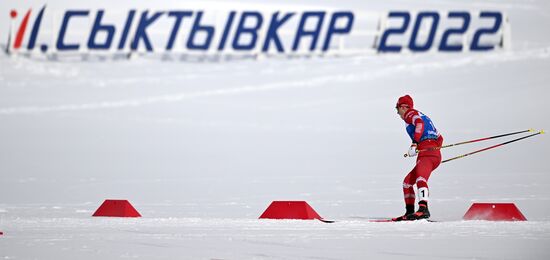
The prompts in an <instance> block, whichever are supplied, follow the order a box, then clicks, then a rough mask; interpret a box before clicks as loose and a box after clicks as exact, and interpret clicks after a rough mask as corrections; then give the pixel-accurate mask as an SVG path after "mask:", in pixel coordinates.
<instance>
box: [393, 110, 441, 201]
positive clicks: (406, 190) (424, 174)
mask: <svg viewBox="0 0 550 260" xmlns="http://www.w3.org/2000/svg"><path fill="white" fill-rule="evenodd" d="M404 117H405V119H404V120H405V123H406V124H407V133H408V134H409V136H410V137H411V139H412V142H413V143H414V144H417V149H418V150H419V151H420V152H419V154H418V157H417V158H416V166H415V167H414V168H413V169H412V170H411V171H410V172H409V174H407V176H405V179H404V180H403V194H404V197H405V204H407V205H414V202H415V199H416V196H415V193H414V188H413V186H414V185H415V184H416V186H417V189H418V193H419V194H418V197H419V200H424V201H428V198H429V189H428V180H429V178H430V175H431V174H432V171H434V170H435V169H436V168H437V167H438V166H439V164H440V163H441V151H440V150H439V149H433V150H428V151H422V150H424V149H430V148H435V147H441V146H442V145H443V137H442V136H441V135H440V134H439V132H438V131H437V129H436V128H435V126H434V124H433V122H432V121H431V119H430V118H429V117H427V116H426V115H424V114H422V113H421V112H419V111H417V110H415V109H412V108H411V109H409V110H408V111H407V112H406V113H405V116H404Z"/></svg>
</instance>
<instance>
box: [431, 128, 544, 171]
mask: <svg viewBox="0 0 550 260" xmlns="http://www.w3.org/2000/svg"><path fill="white" fill-rule="evenodd" d="M540 134H544V130H540V131H539V132H537V133H534V134H530V135H527V136H524V137H520V138H517V139H514V140H510V141H508V142H504V143H500V144H495V145H493V146H489V147H487V148H483V149H480V150H477V151H473V152H471V153H467V154H463V155H459V156H456V157H453V158H450V159H446V160H443V161H442V162H441V163H446V162H450V161H452V160H456V159H460V158H464V157H466V156H470V155H472V154H476V153H479V152H483V151H487V150H490V149H493V148H497V147H500V146H503V145H507V144H509V143H513V142H517V141H520V140H523V139H525V138H529V137H533V136H535V135H540Z"/></svg>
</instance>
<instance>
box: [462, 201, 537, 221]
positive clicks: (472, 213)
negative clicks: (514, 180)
mask: <svg viewBox="0 0 550 260" xmlns="http://www.w3.org/2000/svg"><path fill="white" fill-rule="evenodd" d="M462 219H464V220H489V221H526V220H527V219H526V218H525V216H523V214H521V211H520V210H519V209H518V207H516V205H515V204H514V203H474V204H472V206H471V207H470V209H468V211H467V212H466V214H464V217H462Z"/></svg>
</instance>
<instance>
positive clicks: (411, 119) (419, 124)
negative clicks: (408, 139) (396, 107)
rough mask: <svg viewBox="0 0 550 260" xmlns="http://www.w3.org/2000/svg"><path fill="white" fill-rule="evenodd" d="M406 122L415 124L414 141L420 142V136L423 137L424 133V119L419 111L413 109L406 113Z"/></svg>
mask: <svg viewBox="0 0 550 260" xmlns="http://www.w3.org/2000/svg"><path fill="white" fill-rule="evenodd" d="M405 122H406V123H407V124H412V125H414V138H413V143H416V144H417V143H419V142H420V138H421V137H422V133H424V120H422V117H420V115H419V114H418V112H416V111H411V112H409V113H407V114H406V116H405Z"/></svg>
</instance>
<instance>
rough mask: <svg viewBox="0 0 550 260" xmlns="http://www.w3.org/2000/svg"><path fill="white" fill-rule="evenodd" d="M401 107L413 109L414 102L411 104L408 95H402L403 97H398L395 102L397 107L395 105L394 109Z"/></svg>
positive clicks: (411, 100)
mask: <svg viewBox="0 0 550 260" xmlns="http://www.w3.org/2000/svg"><path fill="white" fill-rule="evenodd" d="M401 105H407V106H409V107H410V108H413V105H414V102H413V99H412V97H411V96H409V95H404V96H402V97H400V98H399V99H398V100H397V105H395V107H399V106H401Z"/></svg>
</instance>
